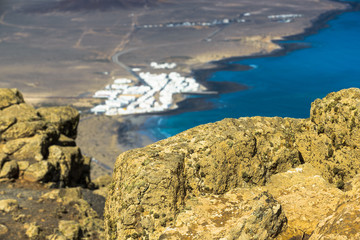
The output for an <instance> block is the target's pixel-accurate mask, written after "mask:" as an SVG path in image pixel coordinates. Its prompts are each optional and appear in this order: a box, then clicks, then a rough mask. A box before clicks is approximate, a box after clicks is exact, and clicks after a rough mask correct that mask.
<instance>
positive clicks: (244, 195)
mask: <svg viewBox="0 0 360 240" xmlns="http://www.w3.org/2000/svg"><path fill="white" fill-rule="evenodd" d="M359 111H360V90H359V89H355V88H352V89H346V90H342V91H339V92H336V93H330V94H329V95H328V96H326V97H325V98H324V99H321V100H320V99H317V100H316V101H314V102H313V103H312V105H311V110H310V118H309V119H291V118H279V117H274V118H266V117H251V118H240V119H224V120H222V121H219V122H216V123H209V124H206V125H201V126H198V127H195V128H193V129H189V130H187V131H185V132H182V133H180V134H178V135H176V136H174V137H171V138H168V139H166V140H163V141H160V142H157V143H154V144H152V145H149V146H147V147H145V148H141V149H135V150H130V151H128V152H125V153H123V154H121V155H120V156H119V157H118V159H117V161H116V164H115V169H114V174H113V180H112V183H111V185H110V187H109V189H110V190H109V194H108V197H107V201H106V207H105V229H106V234H107V239H222V240H225V239H309V238H310V239H359V238H360V235H359V233H358V229H360V226H358V222H359V220H360V219H359V216H360V215H359V213H360V208H359V206H360V204H359V203H360V202H359V192H360V184H359V183H358V182H359V178H360V175H358V171H359V166H360V161H359V156H360V141H359V140H360V139H359V138H360V128H359V116H360V115H359Z"/></svg>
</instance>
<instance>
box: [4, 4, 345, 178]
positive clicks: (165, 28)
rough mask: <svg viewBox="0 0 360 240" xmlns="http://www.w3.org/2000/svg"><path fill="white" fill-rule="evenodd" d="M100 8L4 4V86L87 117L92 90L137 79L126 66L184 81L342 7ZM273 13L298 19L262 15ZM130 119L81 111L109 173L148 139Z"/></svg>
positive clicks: (83, 126)
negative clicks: (167, 66) (162, 71)
mask: <svg viewBox="0 0 360 240" xmlns="http://www.w3.org/2000/svg"><path fill="white" fill-rule="evenodd" d="M101 2H102V4H101V5H99V3H100V2H99V1H96V0H88V1H86V0H82V1H74V0H63V1H55V0H36V1H25V0H19V1H16V2H13V1H5V2H1V8H0V52H1V57H0V73H1V74H0V75H1V76H0V87H5V88H18V89H20V90H21V91H22V93H23V95H24V98H25V99H26V101H27V102H28V103H31V104H33V105H34V106H49V105H72V106H74V107H76V108H77V109H80V110H82V111H83V112H85V113H86V111H87V110H88V109H89V108H90V107H91V106H93V105H94V104H98V103H99V102H100V101H99V100H97V99H93V98H92V94H93V93H94V92H95V91H96V90H100V89H103V88H104V86H105V85H106V84H109V83H112V81H113V79H114V78H117V77H128V78H133V79H134V76H133V75H132V74H130V73H129V69H128V68H129V67H130V68H131V67H138V68H141V69H142V70H143V71H150V68H149V64H150V62H151V61H156V62H176V63H177V66H178V67H177V68H176V69H174V71H177V72H180V73H182V74H185V75H189V74H191V73H192V71H193V70H196V69H208V68H213V67H216V66H217V65H216V64H215V63H213V61H217V60H223V59H226V58H232V57H239V56H249V55H259V54H266V53H270V52H273V51H275V50H279V49H280V46H279V45H277V44H275V43H274V42H273V40H279V39H283V38H284V37H286V36H291V35H295V34H302V33H304V32H306V30H307V29H309V28H311V27H313V26H314V24H316V22H317V20H319V18H320V19H326V16H331V13H333V12H335V11H340V10H343V9H345V7H346V5H344V4H341V3H337V2H333V1H329V0H320V1H318V0H305V1H290V0H275V1H271V2H269V1H265V0H262V1H251V0H242V1H237V0H230V1H226V2H225V1H220V2H219V1H214V0H211V1H209V0H196V1H193V0H192V1H188V0H185V1H172V0H168V1H145V0H144V1H141V0H138V1H120V0H106V1H101ZM308 6H311V8H309V7H308ZM324 13H326V15H322V14H324ZM279 14H297V16H298V17H295V18H291V19H290V21H289V22H284V21H280V20H276V19H275V20H274V19H270V18H268V17H269V16H271V15H279ZM320 16H321V17H320ZM152 71H154V70H152ZM157 71H159V70H157ZM229 88H231V89H243V88H241V87H240V88H239V87H237V88H234V86H229ZM195 108H197V107H195ZM189 109H191V107H190V108H189ZM128 119H129V121H123V120H122V119H120V118H118V117H113V118H112V119H109V118H103V117H94V118H91V117H90V118H89V117H87V115H86V114H85V115H82V120H81V122H80V127H79V138H78V141H79V145H80V147H81V148H83V149H84V153H85V154H87V155H89V156H92V157H95V158H96V160H98V161H100V162H101V163H102V164H103V165H108V166H110V167H112V166H113V163H114V162H115V157H116V155H117V154H118V153H119V152H122V151H123V150H124V149H125V150H126V149H128V148H129V146H131V145H132V146H135V147H139V146H140V147H141V146H145V145H146V144H147V143H149V142H151V141H150V140H148V139H147V140H146V139H143V138H144V137H143V136H138V135H136V129H137V128H138V127H139V126H140V125H141V123H139V120H135V122H134V123H133V119H132V118H131V117H130V118H128ZM144 119H146V118H144ZM103 120H104V122H103V123H101V121H103ZM118 122H119V123H120V122H121V123H122V124H124V123H128V124H127V125H128V126H127V127H125V129H131V131H127V132H125V134H128V135H131V136H134V137H135V138H136V139H143V140H142V141H141V142H137V143H136V144H135V145H134V144H132V143H127V142H126V141H127V140H128V139H129V138H127V137H124V138H121V137H120V138H119V137H118V138H119V143H118V144H117V143H116V142H115V139H116V138H117V137H116V136H115V135H116V134H117V133H116V132H119V131H118V130H119V129H121V128H123V129H124V127H123V126H122V125H118V124H117V123H118ZM99 129H102V131H101V132H100V130H99ZM122 132H124V131H122ZM100 138H101V140H100ZM90 139H93V141H96V144H95V145H94V144H92V143H91V144H89V143H90V142H91V141H90ZM95 139H96V140H95ZM122 145H124V146H122ZM99 171H100V170H99Z"/></svg>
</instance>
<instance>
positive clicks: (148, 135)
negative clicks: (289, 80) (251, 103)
mask: <svg viewBox="0 0 360 240" xmlns="http://www.w3.org/2000/svg"><path fill="white" fill-rule="evenodd" d="M353 9H354V6H351V5H348V7H347V8H346V9H342V10H332V11H328V12H326V13H323V14H321V15H320V16H319V17H318V18H317V19H316V20H314V21H312V25H311V27H308V28H305V29H304V31H303V32H302V33H301V34H295V35H291V36H287V37H283V40H274V41H273V43H275V44H276V45H278V46H279V47H280V49H275V50H273V51H272V52H270V53H261V54H260V53H255V54H252V55H247V56H237V57H231V58H224V59H222V60H219V61H210V62H208V63H207V64H203V67H202V68H196V67H195V68H194V69H191V75H192V76H194V77H195V79H196V80H197V81H198V82H199V83H201V84H203V85H205V86H206V87H207V88H208V90H210V91H213V90H214V91H218V92H219V93H218V94H216V95H206V96H201V97H196V96H195V97H194V96H189V97H187V96H185V97H184V98H183V100H182V101H180V102H178V103H177V105H178V108H177V109H174V110H168V111H165V112H162V113H157V114H140V115H136V116H135V115H134V116H120V117H112V118H111V119H113V120H111V121H109V122H105V123H104V122H103V121H102V120H99V122H98V126H106V125H111V129H112V130H111V131H110V132H108V133H107V134H108V136H111V137H110V138H111V139H112V143H111V144H109V143H105V144H104V143H103V144H102V145H107V148H102V147H100V148H99V147H93V149H91V151H95V152H96V154H98V156H99V154H103V155H104V156H103V157H101V158H102V159H100V160H99V162H100V163H102V164H105V166H107V167H105V168H111V166H113V163H114V162H115V160H116V157H117V156H118V155H119V154H120V153H122V152H124V151H127V150H130V149H133V148H139V147H144V146H146V145H148V144H151V143H154V142H156V141H158V140H161V139H163V138H165V137H168V136H164V135H163V136H159V135H158V134H157V133H154V132H153V131H152V129H151V130H149V129H148V128H149V127H153V126H156V124H157V123H156V121H157V120H159V119H161V117H162V116H170V115H175V114H180V113H183V112H190V111H203V110H209V109H212V108H214V106H213V104H212V103H211V102H210V101H207V100H208V99H214V98H216V97H218V96H219V94H223V93H230V92H235V91H243V90H246V89H247V86H245V85H240V84H237V83H233V82H213V81H209V76H211V74H213V73H215V72H217V71H221V70H226V71H246V70H249V69H251V67H250V66H247V65H241V64H236V63H235V64H234V63H232V62H235V61H240V60H245V59H251V58H262V57H276V56H282V55H286V54H287V53H289V52H292V51H295V50H297V49H302V48H307V47H309V46H307V45H304V44H301V43H300V44H299V43H286V41H290V40H292V41H293V40H301V39H303V38H304V37H305V36H309V35H313V34H316V33H317V32H318V31H319V30H320V29H323V28H325V27H326V25H327V24H326V23H327V22H328V21H329V20H332V19H334V18H335V17H336V16H338V15H339V14H342V13H344V12H347V11H353ZM154 117H155V118H154ZM95 118H99V119H101V118H102V116H96V117H95ZM154 119H155V120H156V119H157V120H156V121H154ZM91 125H92V124H91V123H90V126H91ZM94 126H96V124H95V125H92V127H94ZM95 128H96V127H95ZM83 132H84V131H83ZM92 136H96V138H99V134H98V133H93V135H92ZM91 138H92V137H91V135H86V136H85V141H88V139H91ZM100 139H101V138H100ZM102 139H103V140H104V141H106V139H105V138H102ZM115 141H116V144H115V145H114V142H115ZM87 144H88V143H86V145H87ZM90 145H91V144H90ZM110 146H111V147H110ZM114 146H115V147H114ZM80 147H81V148H84V147H83V146H81V145H80ZM108 147H110V148H111V149H112V150H110V151H109V148H108ZM84 150H85V148H84ZM86 151H89V150H88V149H87V150H86ZM91 151H89V152H91ZM109 152H111V153H112V155H111V154H110V155H108V153H109ZM95 165H96V166H94V169H95V168H97V169H101V168H102V171H98V170H97V171H98V172H97V173H96V172H95V171H93V170H92V176H93V178H96V177H97V176H100V175H101V174H100V173H106V174H111V171H109V169H105V171H104V167H102V166H101V164H98V163H96V162H95Z"/></svg>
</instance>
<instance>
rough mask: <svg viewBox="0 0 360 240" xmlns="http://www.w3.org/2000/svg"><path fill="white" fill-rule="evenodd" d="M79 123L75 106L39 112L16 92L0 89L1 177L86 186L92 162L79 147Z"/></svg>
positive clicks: (51, 108)
mask: <svg viewBox="0 0 360 240" xmlns="http://www.w3.org/2000/svg"><path fill="white" fill-rule="evenodd" d="M78 123H79V112H78V111H77V110H76V109H74V108H72V107H49V108H40V109H37V110H36V109H34V108H33V107H32V106H30V105H28V104H26V103H25V102H24V99H23V97H22V95H21V93H20V92H19V91H17V90H16V89H0V177H1V178H17V177H20V178H25V179H27V180H29V181H44V182H46V181H53V182H58V183H59V186H75V185H84V186H86V185H87V184H88V183H89V182H90V161H89V159H88V158H85V157H84V156H83V155H82V154H81V152H80V149H79V148H78V147H76V143H75V137H76V131H77V126H78ZM8 161H11V162H8ZM17 162H20V163H19V164H18V163H17ZM19 166H21V169H19Z"/></svg>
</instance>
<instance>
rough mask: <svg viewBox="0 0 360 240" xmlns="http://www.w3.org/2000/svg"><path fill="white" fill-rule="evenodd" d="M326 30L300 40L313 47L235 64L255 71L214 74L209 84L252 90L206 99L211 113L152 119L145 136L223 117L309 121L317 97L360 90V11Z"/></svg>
mask: <svg viewBox="0 0 360 240" xmlns="http://www.w3.org/2000/svg"><path fill="white" fill-rule="evenodd" d="M355 2H360V0H358V1H355ZM284 24H286V23H284ZM328 25H329V26H328V27H327V28H324V29H321V30H319V32H318V33H316V34H315V35H311V36H308V37H305V38H304V39H302V40H299V41H298V42H299V43H301V44H305V45H307V46H309V48H304V49H300V50H295V51H292V52H290V53H288V54H286V55H285V56H278V57H263V58H256V59H255V58H252V59H248V60H243V61H240V62H235V63H239V64H243V65H250V66H253V68H252V69H251V70H248V71H218V72H215V73H214V74H213V75H212V76H211V77H210V78H209V79H208V80H209V81H218V82H221V81H232V82H236V83H240V84H245V85H246V86H248V87H249V89H247V90H245V91H240V92H235V93H229V94H222V95H220V96H219V97H217V98H209V99H206V101H211V102H212V103H213V104H214V108H213V109H211V110H207V111H197V112H187V113H182V114H178V115H171V116H153V117H151V118H150V119H149V120H148V121H147V123H146V124H145V125H144V129H145V131H146V132H147V134H149V135H151V136H152V137H153V139H154V140H160V139H163V138H166V137H170V136H172V135H175V134H177V133H179V132H181V131H184V130H186V129H189V128H192V127H194V126H197V125H200V124H204V123H209V122H215V121H219V120H221V119H223V118H239V117H245V116H268V117H272V116H280V117H294V118H308V117H309V116H310V104H311V102H313V101H314V100H315V99H316V98H323V97H325V96H326V95H327V94H328V93H330V92H333V91H338V90H340V89H344V88H350V87H360V12H346V13H343V14H341V15H339V16H337V17H336V18H335V19H333V20H331V21H329V22H328Z"/></svg>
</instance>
